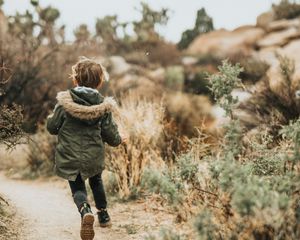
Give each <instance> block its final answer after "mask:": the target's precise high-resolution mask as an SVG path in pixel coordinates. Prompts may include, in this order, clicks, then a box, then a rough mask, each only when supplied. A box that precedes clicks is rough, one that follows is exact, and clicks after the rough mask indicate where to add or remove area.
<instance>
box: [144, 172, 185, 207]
mask: <svg viewBox="0 0 300 240" xmlns="http://www.w3.org/2000/svg"><path fill="white" fill-rule="evenodd" d="M141 186H142V188H145V189H147V190H148V191H150V192H153V193H159V194H161V196H162V197H164V198H166V199H167V200H169V201H170V202H171V203H175V202H178V201H179V200H180V197H181V196H180V194H179V187H180V186H178V185H176V183H174V181H172V179H171V176H170V175H168V174H166V173H165V174H164V173H162V172H160V171H158V170H154V169H146V170H145V171H144V173H143V176H142V182H141Z"/></svg>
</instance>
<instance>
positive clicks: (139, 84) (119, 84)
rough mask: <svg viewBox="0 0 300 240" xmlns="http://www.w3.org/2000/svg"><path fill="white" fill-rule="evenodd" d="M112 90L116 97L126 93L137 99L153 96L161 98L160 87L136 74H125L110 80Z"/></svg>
mask: <svg viewBox="0 0 300 240" xmlns="http://www.w3.org/2000/svg"><path fill="white" fill-rule="evenodd" d="M111 85H112V89H114V91H115V92H116V94H118V95H123V94H126V93H129V92H130V93H131V94H134V95H135V96H137V97H142V98H148V97H149V98H153V96H159V97H160V96H161V94H160V92H161V91H162V87H159V86H158V84H156V83H155V82H154V81H151V80H150V79H149V78H147V77H144V76H139V75H136V74H129V73H127V74H125V75H123V76H122V77H120V78H117V79H112V81H111Z"/></svg>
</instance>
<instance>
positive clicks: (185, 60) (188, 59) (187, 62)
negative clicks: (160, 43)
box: [181, 56, 198, 66]
mask: <svg viewBox="0 0 300 240" xmlns="http://www.w3.org/2000/svg"><path fill="white" fill-rule="evenodd" d="M181 63H182V64H183V65H184V66H190V65H195V64H197V63H198V58H196V57H191V56H187V57H183V58H182V59H181Z"/></svg>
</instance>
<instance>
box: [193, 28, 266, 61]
mask: <svg viewBox="0 0 300 240" xmlns="http://www.w3.org/2000/svg"><path fill="white" fill-rule="evenodd" d="M264 34H265V31H264V30H263V29H261V28H257V27H253V26H244V27H241V28H237V29H235V30H234V31H227V30H224V29H221V30H217V31H213V32H210V33H207V34H203V35H200V36H199V37H197V38H196V39H195V40H194V41H193V42H192V43H191V45H190V46H189V47H188V49H187V53H188V54H191V55H216V56H218V57H221V58H223V57H229V56H234V55H236V54H243V55H246V56H248V55H250V54H251V53H252V51H253V47H254V45H255V43H256V42H257V41H258V40H259V39H261V38H262V37H263V36H264Z"/></svg>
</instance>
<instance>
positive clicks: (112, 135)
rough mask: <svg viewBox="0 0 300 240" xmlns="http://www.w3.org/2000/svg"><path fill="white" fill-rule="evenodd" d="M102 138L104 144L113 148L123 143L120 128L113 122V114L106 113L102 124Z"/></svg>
mask: <svg viewBox="0 0 300 240" xmlns="http://www.w3.org/2000/svg"><path fill="white" fill-rule="evenodd" d="M101 136H102V139H103V141H104V142H106V143H108V144H109V145H110V146H113V147H116V146H118V145H120V144H121V142H122V138H121V136H120V134H119V131H118V126H117V124H116V123H115V121H114V120H113V118H112V114H111V113H106V115H105V116H104V118H103V120H102V122H101Z"/></svg>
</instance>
